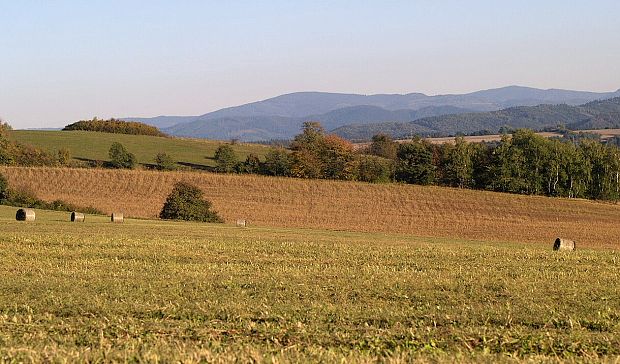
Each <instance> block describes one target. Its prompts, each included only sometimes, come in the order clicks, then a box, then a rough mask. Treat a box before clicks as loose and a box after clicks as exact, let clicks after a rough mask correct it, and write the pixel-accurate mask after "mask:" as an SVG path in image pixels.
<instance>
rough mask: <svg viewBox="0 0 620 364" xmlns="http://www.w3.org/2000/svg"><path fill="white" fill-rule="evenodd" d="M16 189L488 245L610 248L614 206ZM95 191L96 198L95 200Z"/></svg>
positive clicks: (619, 212)
mask: <svg viewBox="0 0 620 364" xmlns="http://www.w3.org/2000/svg"><path fill="white" fill-rule="evenodd" d="M0 173H1V174H3V175H4V176H5V177H6V178H7V179H8V181H9V185H10V186H13V187H15V188H22V189H29V190H32V191H36V193H37V196H38V197H39V198H41V199H43V200H46V201H53V200H56V199H60V200H64V201H67V202H69V203H73V204H76V205H81V206H89V205H90V206H93V207H96V208H98V209H100V210H102V211H105V212H112V211H122V212H124V213H125V214H126V216H133V217H143V218H154V217H156V216H157V214H158V213H159V211H160V210H161V207H162V205H163V202H164V200H165V199H166V196H167V195H168V193H170V190H171V189H172V186H173V185H174V183H175V182H177V181H187V182H190V183H193V184H195V185H197V186H199V187H200V188H201V189H202V190H203V191H204V192H205V196H207V198H208V199H209V200H210V201H212V202H213V206H214V209H215V211H217V212H218V213H220V215H221V216H222V217H223V218H224V219H225V220H226V221H227V222H229V223H231V222H234V221H236V219H240V218H242V219H247V220H248V221H250V222H251V224H252V225H253V226H270V227H288V228H319V229H331V230H345V231H363V232H378V233H400V234H407V235H410V236H411V235H413V236H430V237H447V238H453V239H454V238H458V239H478V240H488V241H499V242H506V241H515V242H516V241H519V242H536V243H540V242H548V243H551V242H552V241H553V240H554V239H555V238H556V237H558V236H567V237H571V239H574V240H576V241H578V242H579V243H580V244H581V246H582V247H583V246H585V245H588V246H591V247H608V248H614V249H617V247H618V243H617V237H618V236H619V234H620V224H618V220H619V219H620V206H618V205H616V204H609V203H600V202H594V201H586V200H579V199H565V198H550V197H541V196H526V195H513V194H507V193H497V192H488V191H476V190H467V189H458V188H446V187H435V186H416V185H406V184H370V183H361V182H349V181H327V180H304V179H296V178H281V177H266V176H256V175H237V174H214V173H195V172H158V171H135V170H111V169H92V168H90V169H87V168H79V169H72V168H36V167H35V168H28V167H0ZM93 191H96V193H93Z"/></svg>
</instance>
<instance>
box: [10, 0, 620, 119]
mask: <svg viewBox="0 0 620 364" xmlns="http://www.w3.org/2000/svg"><path fill="white" fill-rule="evenodd" d="M619 15H620V1H618V0H570V1H567V0H557V1H556V0H488V1H487V0H408V1H407V0H403V1H390V0H375V1H364V0H351V1H348V0H332V1H320V0H308V1H302V0H298V1H295V0H283V1H271V0H253V1H235V0H214V1H209V0H202V1H189V0H187V1H183V0H169V1H156V0H148V1H146V0H145V1H137V0H122V1H113V0H82V1H78V0H75V1H68V0H67V1H62V0H53V1H52V0H41V1H29V0H19V1H17V0H0V117H1V118H3V119H4V120H5V121H7V122H9V123H10V124H12V125H13V127H15V128H26V127H57V126H63V125H66V124H68V123H70V122H74V121H77V120H79V119H83V118H91V117H93V116H98V117H100V118H101V117H106V118H107V117H112V116H115V117H122V116H156V115H162V114H163V115H199V114H203V113H206V112H209V111H213V110H216V109H219V108H222V107H226V106H233V105H237V104H243V103H246V102H251V101H256V100H260V99H266V98H269V97H272V96H276V95H279V94H283V93H289V92H295V91H311V90H312V91H330V92H351V93H365V94H370V93H408V92H424V93H427V94H440V93H461V92H468V91H474V90H479V89H486V88H493V87H500V86H506V85H512V84H518V85H524V86H532V87H540V88H567V89H579V90H588V91H615V90H616V89H618V88H620V21H619V20H618V19H619V18H618V16H619Z"/></svg>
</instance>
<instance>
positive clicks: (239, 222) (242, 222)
mask: <svg viewBox="0 0 620 364" xmlns="http://www.w3.org/2000/svg"><path fill="white" fill-rule="evenodd" d="M237 226H239V227H246V226H248V222H247V221H246V220H245V219H237Z"/></svg>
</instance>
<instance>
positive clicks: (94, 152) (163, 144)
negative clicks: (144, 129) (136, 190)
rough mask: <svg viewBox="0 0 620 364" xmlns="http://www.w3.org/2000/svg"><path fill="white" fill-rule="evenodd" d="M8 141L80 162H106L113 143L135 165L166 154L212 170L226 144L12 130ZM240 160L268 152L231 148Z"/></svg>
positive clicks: (247, 146)
mask: <svg viewBox="0 0 620 364" xmlns="http://www.w3.org/2000/svg"><path fill="white" fill-rule="evenodd" d="M11 138H12V139H14V140H16V141H18V142H20V143H24V144H30V145H33V146H35V147H38V148H41V149H43V150H45V151H47V152H50V153H56V151H57V150H58V149H61V148H67V149H68V150H69V151H70V152H71V156H72V157H73V158H75V159H77V160H82V161H109V160H110V157H109V156H108V151H109V149H110V146H111V145H112V143H114V142H119V143H121V144H123V145H124V146H125V147H126V148H127V150H128V151H129V152H131V153H133V154H135V156H136V158H137V160H138V163H141V164H154V163H155V161H154V159H155V156H156V155H157V153H160V152H165V153H168V154H170V155H171V156H172V157H173V160H174V161H175V162H176V163H179V164H180V165H182V166H186V167H190V168H196V169H208V168H210V167H214V166H215V160H214V159H213V156H214V155H215V150H216V149H217V147H219V146H220V145H222V144H225V143H227V142H226V141H214V140H206V139H190V138H172V137H171V138H164V137H154V136H147V135H127V134H111V133H98V132H90V131H44V130H14V131H11ZM232 147H233V149H234V150H235V153H236V154H237V157H238V158H239V159H240V160H245V158H246V157H247V155H248V154H250V153H254V154H256V155H258V156H259V157H263V156H264V155H265V154H266V153H267V151H268V150H269V148H268V147H267V146H263V145H258V144H246V143H239V144H235V145H233V146H232Z"/></svg>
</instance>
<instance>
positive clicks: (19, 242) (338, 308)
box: [0, 207, 620, 363]
mask: <svg viewBox="0 0 620 364" xmlns="http://www.w3.org/2000/svg"><path fill="white" fill-rule="evenodd" d="M15 210H16V209H15V208H10V207H0V224H1V225H2V229H0V262H1V264H0V277H2V279H1V280H0V361H7V362H41V361H51V362H62V361H123V362H126V361H129V362H157V361H160V362H172V361H182V362H187V363H191V362H200V361H213V362H230V361H235V360H237V361H242V362H248V361H256V362H263V361H264V362H299V361H321V362H340V361H341V360H343V359H344V360H347V361H354V362H371V361H376V360H381V361H386V362H406V361H412V360H419V361H423V362H424V361H431V362H436V361H439V362H444V361H447V362H467V361H486V362H498V361H499V362H509V361H512V360H514V359H517V360H533V361H557V360H569V361H582V360H585V361H609V362H613V361H614V360H618V355H620V288H619V286H620V285H618V283H619V282H620V255H619V254H618V251H617V250H615V249H595V250H591V249H588V248H584V249H578V250H577V251H575V252H570V253H566V252H553V251H551V245H550V244H546V243H544V244H536V243H529V244H522V243H519V242H516V241H501V242H486V241H480V240H465V239H454V238H452V239H445V238H420V237H414V236H410V235H403V234H395V233H364V232H344V231H332V230H321V229H298V228H276V227H259V226H253V227H249V228H238V227H235V226H232V225H221V224H197V223H183V222H163V221H158V220H132V219H129V220H127V221H126V222H125V223H124V224H112V223H110V222H109V221H108V218H107V217H105V216H87V219H86V222H84V223H71V222H69V214H68V213H60V212H46V211H37V221H35V222H32V223H24V222H17V221H14V214H15Z"/></svg>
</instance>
